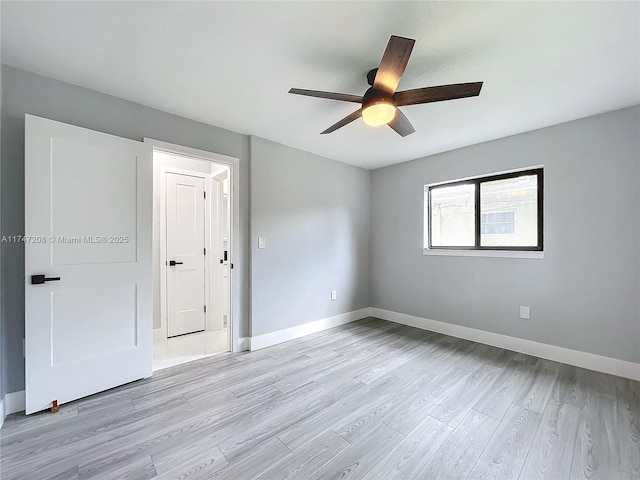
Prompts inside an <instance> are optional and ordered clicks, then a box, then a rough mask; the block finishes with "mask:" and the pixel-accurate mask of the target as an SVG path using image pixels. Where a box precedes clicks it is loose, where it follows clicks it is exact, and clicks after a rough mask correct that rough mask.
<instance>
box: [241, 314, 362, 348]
mask: <svg viewBox="0 0 640 480" xmlns="http://www.w3.org/2000/svg"><path fill="white" fill-rule="evenodd" d="M369 316H371V308H370V307H367V308H361V309H360V310H355V311H353V312H347V313H341V314H340V315H335V316H333V317H328V318H322V319H320V320H316V321H313V322H309V323H305V324H303V325H297V326H295V327H291V328H285V329H284V330H278V331H276V332H271V333H265V334H264V335H256V336H255V337H251V338H250V350H251V351H254V350H260V349H261V348H266V347H270V346H272V345H277V344H278V343H282V342H287V341H289V340H294V339H296V338H300V337H304V336H305V335H311V334H312V333H316V332H320V331H322V330H327V329H329V328H333V327H337V326H339V325H344V324H346V323H350V322H355V321H356V320H360V319H362V318H366V317H369Z"/></svg>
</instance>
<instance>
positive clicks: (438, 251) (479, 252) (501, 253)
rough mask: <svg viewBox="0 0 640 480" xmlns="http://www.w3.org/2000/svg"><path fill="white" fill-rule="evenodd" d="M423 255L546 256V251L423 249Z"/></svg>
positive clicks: (539, 257)
mask: <svg viewBox="0 0 640 480" xmlns="http://www.w3.org/2000/svg"><path fill="white" fill-rule="evenodd" d="M422 254H423V255H436V256H446V257H501V258H534V259H542V258H544V252H525V251H523V252H518V251H513V250H441V249H429V248H425V249H423V250H422Z"/></svg>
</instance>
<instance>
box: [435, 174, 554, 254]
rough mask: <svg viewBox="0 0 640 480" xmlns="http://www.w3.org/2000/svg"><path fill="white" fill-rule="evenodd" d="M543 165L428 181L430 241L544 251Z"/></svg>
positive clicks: (452, 245) (461, 246) (473, 247)
mask: <svg viewBox="0 0 640 480" xmlns="http://www.w3.org/2000/svg"><path fill="white" fill-rule="evenodd" d="M542 179H543V177H542V168H536V169H532V170H525V171H520V172H510V173H503V174H498V175H491V176H487V177H480V178H473V179H469V180H459V181H455V182H448V183H442V184H437V185H427V186H425V206H426V212H425V213H426V215H425V231H426V235H425V244H426V245H425V247H426V248H429V249H451V250H454V249H455V250H522V251H542V185H543V181H542Z"/></svg>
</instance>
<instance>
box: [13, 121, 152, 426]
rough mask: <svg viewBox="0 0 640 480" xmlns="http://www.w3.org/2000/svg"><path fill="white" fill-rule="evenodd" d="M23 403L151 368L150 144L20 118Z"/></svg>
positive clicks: (68, 395) (101, 386)
mask: <svg viewBox="0 0 640 480" xmlns="http://www.w3.org/2000/svg"><path fill="white" fill-rule="evenodd" d="M25 123H26V125H25V131H26V135H25V283H26V284H25V329H26V338H25V340H26V413H27V414H30V413H34V412H37V411H40V410H43V409H46V408H49V407H50V406H51V404H52V402H53V401H54V400H57V401H58V403H65V402H69V401H72V400H75V399H78V398H82V397H85V396H88V395H91V394H93V393H96V392H100V391H103V390H106V389H109V388H113V387H115V386H118V385H122V384H124V383H127V382H130V381H133V380H137V379H140V378H144V377H148V376H151V373H152V356H153V354H152V328H153V327H152V303H151V296H152V287H151V250H152V236H151V219H152V211H151V209H152V149H151V146H150V145H148V144H144V143H140V142H135V141H132V140H127V139H123V138H119V137H114V136H111V135H106V134H104V133H99V132H95V131H91V130H87V129H83V128H79V127H75V126H71V125H66V124H63V123H59V122H54V121H51V120H46V119H43V118H38V117H34V116H30V115H27V116H26V120H25Z"/></svg>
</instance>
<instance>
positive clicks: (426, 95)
mask: <svg viewBox="0 0 640 480" xmlns="http://www.w3.org/2000/svg"><path fill="white" fill-rule="evenodd" d="M480 89H482V82H473V83H456V84H454V85H439V86H437V87H425V88H416V89H415V90H404V91H402V92H396V93H395V95H394V96H393V99H394V101H395V102H396V105H397V106H399V107H400V106H402V105H416V104H418V103H431V102H442V101H443V100H454V99H456V98H466V97H476V96H478V95H480Z"/></svg>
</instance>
